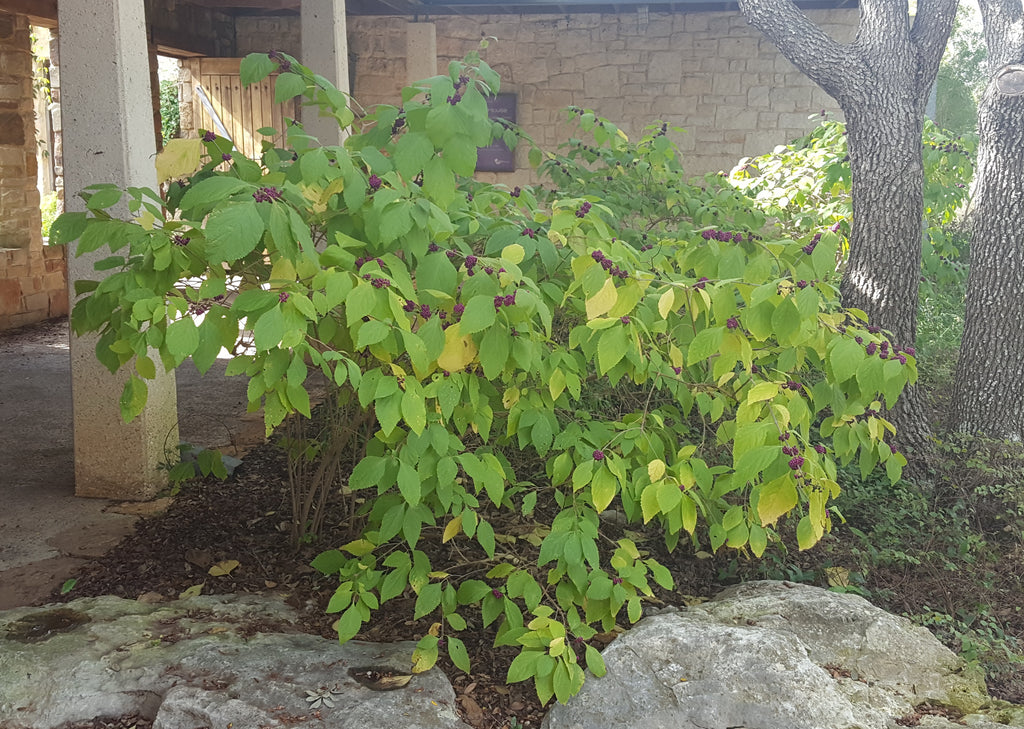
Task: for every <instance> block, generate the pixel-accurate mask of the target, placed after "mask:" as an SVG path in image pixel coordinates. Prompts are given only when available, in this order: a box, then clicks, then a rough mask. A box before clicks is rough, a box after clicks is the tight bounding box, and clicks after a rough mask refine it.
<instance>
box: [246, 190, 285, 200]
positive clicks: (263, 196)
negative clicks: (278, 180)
mask: <svg viewBox="0 0 1024 729" xmlns="http://www.w3.org/2000/svg"><path fill="white" fill-rule="evenodd" d="M252 197H253V200H255V201H256V202H258V203H260V202H274V201H275V200H280V199H281V191H280V190H278V189H277V188H276V187H261V188H260V189H259V190H257V191H256V192H254V193H253V194H252Z"/></svg>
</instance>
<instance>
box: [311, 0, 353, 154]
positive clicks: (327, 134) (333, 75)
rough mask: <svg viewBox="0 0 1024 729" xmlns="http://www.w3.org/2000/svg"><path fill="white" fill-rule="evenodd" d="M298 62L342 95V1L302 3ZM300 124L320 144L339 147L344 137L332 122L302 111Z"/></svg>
mask: <svg viewBox="0 0 1024 729" xmlns="http://www.w3.org/2000/svg"><path fill="white" fill-rule="evenodd" d="M301 60H302V63H303V65H305V66H308V67H309V68H311V69H312V70H313V72H314V73H318V74H320V75H321V76H323V77H324V78H326V79H327V80H328V81H330V82H331V83H332V84H334V85H335V86H337V87H338V89H340V90H341V91H345V92H346V93H347V92H348V91H349V88H348V35H347V32H346V23H345V0H302V59H301ZM302 125H303V127H304V128H305V130H306V131H307V132H308V133H309V134H311V135H313V136H314V137H316V138H317V139H319V140H320V143H321V144H324V145H333V144H341V142H342V140H343V139H344V135H343V134H342V132H341V130H340V129H339V128H338V124H337V122H336V121H335V120H334V119H331V118H327V117H320V116H318V115H317V113H316V111H315V110H314V109H313V107H305V108H304V109H303V116H302Z"/></svg>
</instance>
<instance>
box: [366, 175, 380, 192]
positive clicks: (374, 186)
mask: <svg viewBox="0 0 1024 729" xmlns="http://www.w3.org/2000/svg"><path fill="white" fill-rule="evenodd" d="M366 183H367V185H368V186H369V188H370V192H377V190H379V189H380V186H381V179H380V178H379V177H377V175H370V179H369V180H367V181H366Z"/></svg>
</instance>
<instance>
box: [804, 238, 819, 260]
mask: <svg viewBox="0 0 1024 729" xmlns="http://www.w3.org/2000/svg"><path fill="white" fill-rule="evenodd" d="M820 240H821V233H815V234H814V237H813V238H811V242H810V243H808V244H807V245H805V246H804V247H803V251H804V253H806V254H807V255H808V256H809V255H811V254H812V253H814V249H815V248H817V247H818V241H820Z"/></svg>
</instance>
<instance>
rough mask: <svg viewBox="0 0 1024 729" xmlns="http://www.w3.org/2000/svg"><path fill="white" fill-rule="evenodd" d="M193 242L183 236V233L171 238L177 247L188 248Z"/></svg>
mask: <svg viewBox="0 0 1024 729" xmlns="http://www.w3.org/2000/svg"><path fill="white" fill-rule="evenodd" d="M191 240H192V239H191V238H189V237H188V236H187V235H182V234H181V233H176V234H175V235H174V236H172V237H171V242H172V243H173V244H174V245H176V246H183V247H184V246H187V245H188V244H189V241H191Z"/></svg>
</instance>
